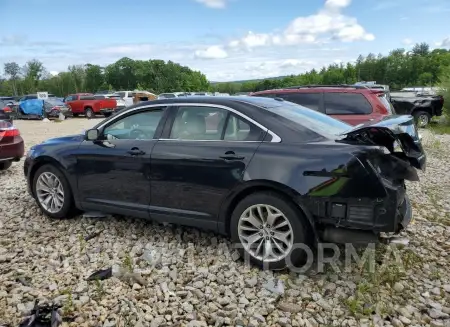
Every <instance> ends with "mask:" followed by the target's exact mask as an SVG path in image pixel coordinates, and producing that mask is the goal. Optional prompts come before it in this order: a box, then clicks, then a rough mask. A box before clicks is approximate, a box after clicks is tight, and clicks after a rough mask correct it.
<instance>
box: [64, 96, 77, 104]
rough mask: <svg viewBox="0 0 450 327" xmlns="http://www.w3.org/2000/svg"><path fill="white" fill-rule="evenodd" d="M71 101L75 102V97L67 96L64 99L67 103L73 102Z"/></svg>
mask: <svg viewBox="0 0 450 327" xmlns="http://www.w3.org/2000/svg"><path fill="white" fill-rule="evenodd" d="M73 100H75V97H74V96H73V95H69V96H68V97H66V100H65V101H66V102H67V101H73Z"/></svg>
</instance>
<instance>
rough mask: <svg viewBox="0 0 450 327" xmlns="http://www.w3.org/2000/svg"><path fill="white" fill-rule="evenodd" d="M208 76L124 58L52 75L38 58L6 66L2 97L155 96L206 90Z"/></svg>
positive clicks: (177, 66) (161, 62) (1, 82)
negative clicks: (144, 92)
mask: <svg viewBox="0 0 450 327" xmlns="http://www.w3.org/2000/svg"><path fill="white" fill-rule="evenodd" d="M209 88H210V84H209V82H208V80H207V79H206V76H205V75H204V74H202V73H201V72H198V71H194V70H192V69H190V68H189V67H186V66H181V65H180V64H177V63H174V62H172V61H167V62H165V61H164V60H133V59H130V58H126V57H125V58H122V59H119V60H118V61H116V62H115V63H113V64H111V65H107V66H106V67H102V66H99V65H94V64H86V65H72V66H69V67H68V69H67V71H65V72H61V73H59V74H57V75H56V76H52V75H51V74H50V73H49V72H48V71H47V70H46V68H45V67H44V65H43V64H42V62H40V61H39V60H37V59H33V60H30V61H28V62H27V63H26V64H25V65H24V66H23V67H20V66H19V64H17V63H16V62H9V63H5V64H4V77H3V78H1V79H0V95H6V96H8V95H23V94H33V93H36V92H38V91H47V92H49V93H52V94H55V95H57V96H66V95H67V94H72V93H81V92H89V93H95V92H97V91H100V90H102V91H106V90H110V91H112V90H135V89H139V90H148V91H151V92H154V93H156V94H159V93H163V92H176V91H181V90H183V91H205V90H208V89H209Z"/></svg>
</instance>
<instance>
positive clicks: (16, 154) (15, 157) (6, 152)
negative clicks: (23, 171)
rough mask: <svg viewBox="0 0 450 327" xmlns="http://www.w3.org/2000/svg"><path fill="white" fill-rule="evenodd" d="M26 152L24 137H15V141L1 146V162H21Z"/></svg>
mask: <svg viewBox="0 0 450 327" xmlns="http://www.w3.org/2000/svg"><path fill="white" fill-rule="evenodd" d="M24 152H25V149H24V142H23V139H22V137H20V136H15V137H14V141H13V142H12V143H8V144H0V162H2V161H19V160H20V158H22V157H23V154H24Z"/></svg>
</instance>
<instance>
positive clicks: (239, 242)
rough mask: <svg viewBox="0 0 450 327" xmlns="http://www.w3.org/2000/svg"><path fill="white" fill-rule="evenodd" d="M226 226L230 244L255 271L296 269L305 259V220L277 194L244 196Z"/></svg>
mask: <svg viewBox="0 0 450 327" xmlns="http://www.w3.org/2000/svg"><path fill="white" fill-rule="evenodd" d="M230 224H231V225H230V231H231V237H232V240H233V243H235V245H236V246H237V249H238V251H239V252H240V253H241V256H243V257H244V260H246V261H247V259H250V262H252V263H253V264H255V265H257V266H259V267H263V268H268V269H274V270H277V269H283V268H286V267H287V266H290V267H292V266H295V267H298V264H299V263H301V262H302V261H304V259H305V258H306V252H305V247H306V248H308V246H309V242H308V241H307V240H308V235H307V225H306V223H305V218H304V216H303V214H302V213H301V212H300V211H299V210H298V208H297V207H296V206H295V205H294V204H293V203H291V202H290V201H288V200H287V199H285V198H284V197H282V196H280V195H278V194H277V193H272V192H260V193H254V194H251V195H249V196H247V197H246V198H244V199H243V200H242V201H241V202H240V203H239V204H238V205H237V206H236V208H235V209H234V211H233V214H232V217H231V222H230ZM308 249H309V248H308Z"/></svg>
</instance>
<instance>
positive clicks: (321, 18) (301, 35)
mask: <svg viewBox="0 0 450 327" xmlns="http://www.w3.org/2000/svg"><path fill="white" fill-rule="evenodd" d="M350 3H351V0H327V1H326V2H325V5H324V7H323V8H322V9H320V10H319V11H318V12H317V13H316V14H314V15H310V16H305V17H298V18H296V19H294V20H293V21H292V22H290V24H289V25H288V26H287V27H286V28H285V29H284V30H283V31H282V32H281V33H254V32H248V33H247V34H246V35H244V36H243V37H242V38H240V39H235V40H232V41H230V42H229V43H228V46H229V47H231V48H244V49H247V50H251V49H252V48H255V47H263V46H289V45H299V44H312V43H319V42H325V41H327V40H329V39H332V40H338V41H343V42H354V41H373V40H374V39H375V36H374V35H373V34H371V33H368V32H366V30H365V29H364V27H362V26H361V25H360V24H359V23H358V21H357V19H356V18H354V17H349V16H346V15H343V14H342V13H341V10H342V9H344V8H346V7H348V6H349V5H350Z"/></svg>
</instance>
